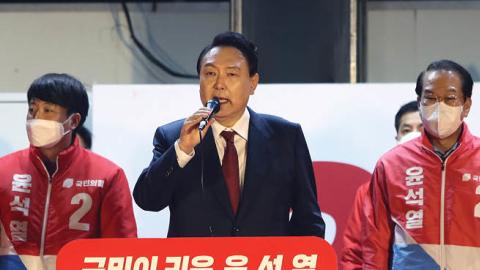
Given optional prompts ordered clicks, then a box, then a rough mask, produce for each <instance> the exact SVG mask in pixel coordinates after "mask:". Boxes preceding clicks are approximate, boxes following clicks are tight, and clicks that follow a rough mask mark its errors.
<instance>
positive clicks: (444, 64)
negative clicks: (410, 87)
mask: <svg viewBox="0 0 480 270" xmlns="http://www.w3.org/2000/svg"><path fill="white" fill-rule="evenodd" d="M438 70H445V71H452V72H455V73H457V74H458V76H460V80H462V91H463V96H464V98H465V99H466V98H469V97H472V88H473V80H472V76H471V75H470V73H469V72H468V71H467V70H466V69H465V68H464V67H462V66H461V65H460V64H458V63H456V62H454V61H452V60H445V59H444V60H438V61H434V62H432V63H430V65H428V67H427V69H426V70H424V71H422V72H421V73H420V74H419V75H418V77H417V85H416V87H415V93H417V96H418V97H421V96H422V90H423V76H424V75H425V73H427V72H429V71H438Z"/></svg>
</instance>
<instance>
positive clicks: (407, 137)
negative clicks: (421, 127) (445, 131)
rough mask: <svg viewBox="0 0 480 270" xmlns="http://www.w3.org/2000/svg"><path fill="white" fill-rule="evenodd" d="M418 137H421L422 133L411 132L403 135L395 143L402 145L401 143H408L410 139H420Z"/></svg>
mask: <svg viewBox="0 0 480 270" xmlns="http://www.w3.org/2000/svg"><path fill="white" fill-rule="evenodd" d="M420 135H422V133H421V132H420V131H411V132H409V133H407V134H405V135H403V136H402V137H400V139H399V140H398V141H397V143H398V144H402V143H405V142H408V141H410V140H412V139H415V138H417V137H420Z"/></svg>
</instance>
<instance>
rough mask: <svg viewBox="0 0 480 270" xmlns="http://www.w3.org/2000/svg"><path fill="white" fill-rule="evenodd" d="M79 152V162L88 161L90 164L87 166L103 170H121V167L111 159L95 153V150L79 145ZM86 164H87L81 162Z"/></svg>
mask: <svg viewBox="0 0 480 270" xmlns="http://www.w3.org/2000/svg"><path fill="white" fill-rule="evenodd" d="M79 150H80V151H81V152H80V158H79V162H80V163H83V162H88V163H90V164H88V165H89V168H93V169H94V170H105V171H118V170H122V168H121V167H120V166H119V165H117V164H116V163H115V162H113V161H111V160H110V159H108V158H106V157H104V156H102V155H100V154H97V153H95V152H92V151H90V150H88V149H84V148H82V147H79ZM83 165H87V164H83Z"/></svg>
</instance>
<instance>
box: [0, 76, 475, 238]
mask: <svg viewBox="0 0 480 270" xmlns="http://www.w3.org/2000/svg"><path fill="white" fill-rule="evenodd" d="M413 89H414V85H413V84H356V85H351V84H281V85H280V84H279V85H259V86H258V88H257V91H256V94H255V95H254V96H252V97H251V99H250V106H251V108H252V109H254V110H255V111H257V112H262V113H269V114H275V115H279V116H282V117H284V118H286V119H288V120H291V121H294V122H298V123H300V124H301V125H302V127H303V130H304V133H305V136H306V139H307V143H308V146H309V149H310V154H311V156H312V159H313V160H314V161H335V162H343V163H347V164H352V165H355V166H358V167H360V168H363V169H365V170H367V171H369V172H371V171H372V169H373V166H374V164H375V162H376V160H377V159H378V158H379V157H380V155H381V154H382V153H384V152H385V151H386V150H388V149H389V148H391V147H392V146H394V145H395V139H394V137H395V129H394V124H393V123H394V115H395V113H396V112H397V110H398V108H399V107H400V106H401V105H403V104H404V103H406V102H408V101H410V100H413V99H415V93H414V90H413ZM478 89H479V88H478V87H476V89H474V94H473V106H472V110H471V112H470V116H469V118H468V119H467V120H466V121H467V122H468V123H469V126H470V129H471V131H472V132H473V133H474V134H480V124H479V119H480V105H479V104H480V102H478V103H477V101H479V100H480V97H478V96H479V94H478V93H477V92H478ZM91 100H92V107H93V109H92V113H91V114H90V117H93V119H92V121H93V136H94V137H93V150H94V151H95V152H97V153H100V154H102V155H103V156H105V157H107V158H109V159H111V160H112V161H114V162H116V163H117V164H118V165H120V166H121V167H123V168H124V170H125V172H126V174H127V177H128V179H129V184H130V188H133V186H134V185H135V182H136V180H137V177H138V175H139V174H140V172H141V171H142V169H143V168H145V167H146V166H147V165H148V163H149V162H150V159H151V157H152V152H151V151H152V139H153V134H154V131H155V129H156V127H157V126H159V125H162V124H165V123H168V122H171V121H173V120H176V119H179V118H183V117H185V116H188V115H189V114H191V113H192V112H194V111H195V110H196V109H197V108H198V107H199V106H200V105H201V104H200V101H199V98H198V86H196V85H95V86H94V88H93V98H91ZM0 112H1V113H0V125H1V128H0V131H1V132H0V156H1V155H4V154H7V153H9V152H12V151H15V150H18V149H22V148H24V147H26V146H27V145H28V141H27V136H26V132H25V117H26V113H27V104H26V94H11V93H2V94H0ZM339 196H341V195H339ZM135 215H136V218H137V223H138V228H139V236H140V237H163V236H165V235H166V231H167V228H168V211H163V212H160V213H150V212H145V211H143V210H141V209H139V208H138V207H135ZM325 217H326V219H327V220H326V221H327V223H328V224H327V239H333V237H334V234H335V226H328V225H329V224H330V225H331V224H334V222H333V221H332V220H330V217H329V216H328V215H326V216H325Z"/></svg>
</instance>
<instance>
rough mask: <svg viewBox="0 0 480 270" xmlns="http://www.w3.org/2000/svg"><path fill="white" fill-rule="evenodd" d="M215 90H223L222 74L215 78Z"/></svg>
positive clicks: (223, 77)
mask: <svg viewBox="0 0 480 270" xmlns="http://www.w3.org/2000/svg"><path fill="white" fill-rule="evenodd" d="M215 89H217V90H223V89H225V76H224V75H222V74H219V75H218V77H217V80H216V81H215Z"/></svg>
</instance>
